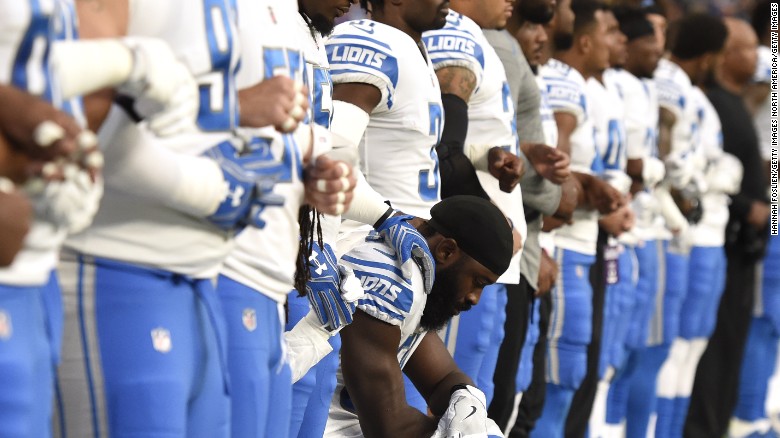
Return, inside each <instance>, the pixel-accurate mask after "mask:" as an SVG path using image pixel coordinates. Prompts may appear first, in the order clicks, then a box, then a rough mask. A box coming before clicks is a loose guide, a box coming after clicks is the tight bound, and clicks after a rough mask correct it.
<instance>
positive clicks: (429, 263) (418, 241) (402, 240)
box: [376, 214, 436, 294]
mask: <svg viewBox="0 0 780 438" xmlns="http://www.w3.org/2000/svg"><path fill="white" fill-rule="evenodd" d="M413 218H414V216H411V215H401V216H393V215H392V214H391V215H390V217H388V218H387V219H385V221H384V222H382V223H381V224H380V225H379V226H377V227H376V230H377V231H378V232H379V234H380V235H382V237H383V238H384V239H385V242H386V243H387V244H389V245H390V246H392V247H393V248H394V249H395V253H396V254H398V255H399V256H400V257H401V273H402V274H403V275H404V278H406V279H411V278H412V273H411V269H413V267H412V264H411V263H407V262H409V261H411V262H414V265H416V266H417V268H419V269H420V272H422V276H423V286H424V287H425V293H426V294H429V293H431V289H433V280H434V279H435V277H436V272H435V270H436V264H435V263H434V262H433V254H431V250H430V249H429V248H428V242H427V241H426V240H425V238H424V237H423V236H422V235H421V234H420V233H419V232H418V231H417V229H416V228H414V227H413V226H412V224H410V223H409V220H410V219H413Z"/></svg>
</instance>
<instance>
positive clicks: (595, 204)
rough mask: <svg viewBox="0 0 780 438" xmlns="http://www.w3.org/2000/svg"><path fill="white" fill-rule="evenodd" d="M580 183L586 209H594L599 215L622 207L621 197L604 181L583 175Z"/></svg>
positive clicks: (622, 200)
mask: <svg viewBox="0 0 780 438" xmlns="http://www.w3.org/2000/svg"><path fill="white" fill-rule="evenodd" d="M578 175H585V174H578ZM580 182H582V188H583V192H584V195H585V206H586V207H591V208H594V209H596V210H598V212H599V213H601V214H609V213H612V212H613V211H615V210H617V209H618V207H620V206H621V205H623V203H624V199H623V195H621V194H620V192H618V191H617V190H615V188H614V187H612V186H611V185H609V183H607V182H606V181H604V180H601V179H599V178H596V177H594V176H592V175H585V178H584V179H581V180H580Z"/></svg>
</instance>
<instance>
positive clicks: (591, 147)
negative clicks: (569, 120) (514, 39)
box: [539, 59, 598, 173]
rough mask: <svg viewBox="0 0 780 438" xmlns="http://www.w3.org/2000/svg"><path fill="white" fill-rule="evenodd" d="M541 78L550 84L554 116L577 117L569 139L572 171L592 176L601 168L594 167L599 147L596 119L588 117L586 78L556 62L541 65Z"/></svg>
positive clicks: (554, 60)
mask: <svg viewBox="0 0 780 438" xmlns="http://www.w3.org/2000/svg"><path fill="white" fill-rule="evenodd" d="M539 75H540V76H541V77H542V79H543V80H544V82H545V84H546V85H547V99H548V102H549V103H550V108H551V109H552V111H553V113H557V112H564V113H569V114H572V115H574V116H575V117H576V118H577V128H576V129H575V130H574V132H572V134H571V138H570V142H571V168H572V170H575V171H577V172H585V173H593V172H594V169H596V170H598V167H594V165H595V164H596V163H595V159H596V145H595V143H594V136H593V132H594V131H593V129H594V127H593V120H591V118H590V117H589V115H588V105H589V104H588V100H587V92H586V90H587V88H586V82H585V79H584V78H583V77H582V75H581V74H580V73H579V72H578V71H577V70H575V69H573V68H571V67H570V66H568V65H566V64H564V63H563V62H561V61H558V60H556V59H551V60H550V61H549V62H548V63H547V64H545V65H544V66H542V67H541V69H540V70H539Z"/></svg>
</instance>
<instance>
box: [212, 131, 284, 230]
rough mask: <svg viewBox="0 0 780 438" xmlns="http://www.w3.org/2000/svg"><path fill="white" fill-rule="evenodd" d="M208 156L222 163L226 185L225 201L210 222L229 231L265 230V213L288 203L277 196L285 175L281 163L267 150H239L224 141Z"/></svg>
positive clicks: (251, 148) (247, 148) (252, 148)
mask: <svg viewBox="0 0 780 438" xmlns="http://www.w3.org/2000/svg"><path fill="white" fill-rule="evenodd" d="M253 140H260V139H253ZM204 155H205V156H207V157H209V158H211V159H213V160H214V161H215V162H216V163H217V164H219V167H220V170H222V174H223V176H224V178H225V186H226V193H225V199H224V200H223V201H222V202H221V203H220V205H219V207H218V208H217V210H216V211H215V212H214V213H213V214H212V215H210V216H209V217H208V218H207V219H208V220H209V221H210V222H211V223H213V224H214V225H216V226H218V227H220V228H222V229H225V230H230V229H241V228H243V227H245V226H247V225H252V226H255V227H258V228H263V227H265V221H264V220H263V219H261V218H260V216H261V214H262V212H263V210H265V208H266V207H274V206H280V205H283V204H284V198H283V197H282V196H280V195H276V194H274V193H273V188H274V185H275V184H276V182H277V181H278V180H279V177H280V175H281V171H282V168H281V163H279V162H278V161H277V160H275V159H274V158H273V157H272V156H270V154H269V153H268V150H267V149H263V148H254V147H253V146H252V144H250V145H249V146H247V147H245V148H237V147H236V146H235V145H234V144H233V143H231V142H230V141H223V142H222V143H220V144H218V145H216V146H214V147H212V148H211V149H209V150H207V151H206V152H205V153H204Z"/></svg>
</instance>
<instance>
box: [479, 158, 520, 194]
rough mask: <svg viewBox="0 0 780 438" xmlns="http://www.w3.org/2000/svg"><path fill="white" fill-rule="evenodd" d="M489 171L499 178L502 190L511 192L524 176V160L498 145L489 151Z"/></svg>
mask: <svg viewBox="0 0 780 438" xmlns="http://www.w3.org/2000/svg"><path fill="white" fill-rule="evenodd" d="M488 172H490V174H491V175H493V176H494V177H495V178H496V179H497V180H498V184H499V187H500V188H501V191H503V192H507V193H510V192H511V191H512V190H514V189H515V186H517V183H519V182H520V177H521V176H523V162H522V160H520V158H518V157H517V155H515V154H513V153H511V152H507V151H505V150H504V149H503V148H500V147H498V146H496V147H494V148H491V149H490V151H488Z"/></svg>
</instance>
